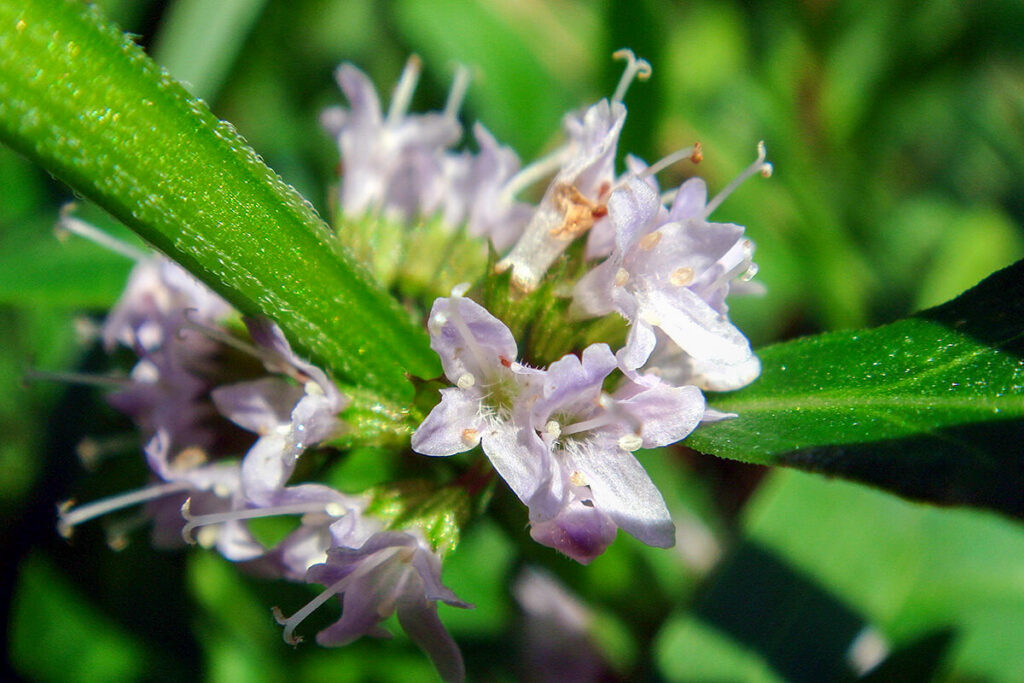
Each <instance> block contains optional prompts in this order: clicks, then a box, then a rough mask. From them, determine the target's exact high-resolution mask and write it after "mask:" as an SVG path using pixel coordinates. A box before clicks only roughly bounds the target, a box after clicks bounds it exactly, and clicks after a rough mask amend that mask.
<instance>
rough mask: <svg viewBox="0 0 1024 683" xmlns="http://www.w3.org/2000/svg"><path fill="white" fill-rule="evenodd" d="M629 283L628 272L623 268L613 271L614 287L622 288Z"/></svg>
mask: <svg viewBox="0 0 1024 683" xmlns="http://www.w3.org/2000/svg"><path fill="white" fill-rule="evenodd" d="M627 282H629V271H628V270H626V269H625V268H619V269H618V270H616V271H615V286H616V287H622V286H623V285H624V284H626V283H627Z"/></svg>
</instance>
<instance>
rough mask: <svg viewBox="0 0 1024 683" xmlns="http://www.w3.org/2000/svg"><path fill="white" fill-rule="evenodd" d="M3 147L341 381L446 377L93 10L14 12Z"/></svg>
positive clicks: (310, 216) (197, 106) (60, 5)
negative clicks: (259, 319)
mask: <svg viewBox="0 0 1024 683" xmlns="http://www.w3.org/2000/svg"><path fill="white" fill-rule="evenodd" d="M311 125H313V124H312V122H311ZM0 140H3V141H4V142H6V143H8V144H10V145H11V146H12V147H14V148H15V149H16V150H18V151H19V152H21V153H22V154H25V155H26V156H28V157H29V158H31V159H33V160H34V161H36V162H38V163H40V164H41V165H42V166H44V167H45V168H46V169H47V170H48V171H50V172H51V173H52V174H54V175H55V176H57V177H59V178H61V179H62V180H64V181H65V182H67V183H68V184H69V185H71V186H72V187H73V188H74V189H76V190H77V191H79V192H81V193H82V194H84V195H86V196H87V197H89V198H91V199H93V200H95V201H96V202H97V203H98V204H100V205H101V206H102V207H103V208H104V209H106V210H107V211H109V212H110V213H111V214H113V215H114V216H116V217H117V218H118V219H120V220H121V221H123V222H124V223H125V224H127V225H128V226H129V227H131V228H132V229H134V230H135V231H136V232H138V233H139V234H140V235H142V236H143V237H144V238H145V239H147V240H148V241H149V242H151V243H152V244H153V245H154V246H156V247H157V248H158V249H160V250H161V251H163V252H164V253H166V254H167V255H168V256H170V257H171V258H173V259H175V260H176V261H178V262H180V263H181V264H182V265H184V266H185V267H186V268H188V269H189V270H190V271H191V272H192V273H193V274H195V275H196V276H197V277H199V278H200V279H202V280H203V281H204V282H206V283H207V284H208V285H210V286H211V287H213V288H214V289H216V290H217V291H218V292H220V293H221V294H223V295H224V296H225V297H226V298H228V299H229V300H230V301H231V302H232V303H233V304H234V305H235V306H237V307H238V308H239V309H240V310H242V311H243V312H245V313H249V314H262V315H266V316H269V317H271V318H273V319H274V320H276V321H277V322H278V324H280V325H281V327H282V328H283V329H284V330H285V332H286V334H287V335H288V336H289V338H290V339H291V340H292V341H293V342H295V343H297V344H298V346H299V347H300V348H302V349H303V350H304V351H306V352H308V353H309V354H311V355H312V356H313V357H314V358H315V359H316V360H318V361H320V362H323V363H325V364H326V365H327V366H328V367H329V368H331V369H332V370H333V371H335V372H336V373H339V374H341V375H343V376H345V377H348V378H349V379H351V380H353V381H354V382H356V383H361V384H365V385H368V386H371V387H374V388H377V389H379V390H380V391H381V392H382V393H385V394H387V395H389V396H392V397H408V396H411V393H412V391H411V387H410V386H409V384H408V382H407V381H406V373H407V372H408V373H411V374H415V375H419V376H424V377H432V376H436V375H437V374H439V373H440V368H439V363H438V361H437V358H436V356H435V355H434V354H433V353H432V352H431V351H430V349H429V346H428V343H427V337H426V333H425V332H424V331H423V330H421V329H418V327H417V326H416V325H415V324H414V323H413V322H412V321H411V320H410V318H409V316H408V315H407V314H406V313H405V312H404V311H403V310H402V309H401V308H400V307H399V306H398V304H397V303H396V302H395V301H394V300H393V299H391V298H390V297H389V296H388V295H387V294H386V293H385V292H384V291H383V290H382V289H381V288H380V287H379V286H378V285H377V284H376V283H374V282H373V281H372V280H371V279H370V278H369V277H368V276H367V275H366V273H365V271H364V270H363V269H362V268H361V267H360V266H358V265H357V264H356V263H355V262H354V261H353V259H352V258H351V257H350V256H349V255H348V254H347V253H346V252H344V251H343V250H342V249H341V248H340V247H339V246H338V245H337V243H336V241H335V239H334V237H333V236H332V235H331V234H330V232H329V230H328V228H327V226H326V225H325V224H324V223H323V222H322V221H321V220H320V218H319V217H318V216H317V215H316V214H315V212H314V211H313V210H312V208H311V207H310V206H309V204H308V203H307V202H305V201H304V200H303V199H302V197H300V196H299V195H298V193H296V192H295V191H294V190H293V189H292V188H290V187H289V186H288V185H286V184H285V183H284V182H283V181H282V180H281V179H280V178H279V177H278V176H277V175H275V174H274V173H273V171H271V170H270V169H269V168H267V166H266V165H265V164H264V163H263V162H262V161H261V160H260V159H259V157H258V156H257V155H256V154H255V152H253V150H252V149H251V148H250V147H249V146H248V145H247V144H246V143H245V141H244V140H242V138H241V137H240V136H239V135H238V133H237V132H235V130H234V129H233V128H232V127H231V126H230V125H229V124H227V123H225V122H222V121H218V120H217V119H216V117H214V116H213V114H212V113H210V111H209V109H208V108H207V107H206V105H204V104H203V103H202V102H201V101H199V100H197V99H195V98H193V97H191V96H190V95H189V94H188V93H187V92H186V91H185V89H184V88H183V87H182V86H181V85H179V84H178V83H176V82H175V81H173V80H172V79H171V78H170V77H168V76H167V75H166V74H165V73H163V72H161V70H160V69H159V67H157V66H156V64H154V63H153V61H152V60H150V59H149V58H148V57H146V56H145V54H143V52H142V50H141V49H140V48H139V47H138V46H137V45H135V44H134V43H132V42H131V41H130V40H129V39H128V38H127V37H125V36H124V35H122V34H121V33H120V32H119V31H118V30H116V29H115V28H114V27H112V26H110V25H108V24H105V23H104V22H103V21H102V20H101V19H100V17H99V16H98V15H97V14H96V12H95V10H94V9H92V8H89V7H87V6H85V5H84V4H83V3H80V2H72V1H69V0H62V1H61V2H52V1H46V0H30V1H29V2H23V1H22V0H0Z"/></svg>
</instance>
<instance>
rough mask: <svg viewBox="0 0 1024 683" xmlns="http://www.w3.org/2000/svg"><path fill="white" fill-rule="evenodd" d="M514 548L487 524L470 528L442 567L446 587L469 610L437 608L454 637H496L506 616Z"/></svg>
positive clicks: (498, 530)
mask: <svg viewBox="0 0 1024 683" xmlns="http://www.w3.org/2000/svg"><path fill="white" fill-rule="evenodd" d="M515 557H516V553H515V548H514V547H513V546H512V544H511V542H510V541H509V540H508V537H506V536H505V535H504V534H502V533H501V530H500V529H498V527H497V526H496V525H495V524H493V523H491V522H488V521H482V522H480V523H479V524H476V525H474V526H473V527H472V528H471V530H470V531H469V532H468V533H467V534H466V536H465V538H463V540H462V541H461V542H460V543H459V547H458V551H457V552H454V553H451V554H450V555H449V556H448V557H447V558H446V559H445V564H444V575H443V577H442V578H443V580H444V583H445V585H446V586H448V587H450V588H451V589H452V590H454V591H455V592H456V594H458V596H459V597H460V598H462V599H463V600H465V601H466V602H470V603H472V604H473V606H474V607H473V609H469V610H466V609H456V608H451V607H447V606H444V607H441V609H440V613H441V619H442V620H443V621H444V623H445V625H446V626H447V627H448V629H449V630H450V631H451V632H452V633H453V634H454V635H455V636H456V637H459V636H462V635H465V636H468V637H473V636H483V635H489V636H497V635H500V634H501V633H502V632H503V630H504V629H505V627H506V623H507V621H508V617H509V614H510V612H511V609H510V605H509V594H508V584H509V582H510V578H511V577H510V574H511V572H512V563H513V562H514V560H515Z"/></svg>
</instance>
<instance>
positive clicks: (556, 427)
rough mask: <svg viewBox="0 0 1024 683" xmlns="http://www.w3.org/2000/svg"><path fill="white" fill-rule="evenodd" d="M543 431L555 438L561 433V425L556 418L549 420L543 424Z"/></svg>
mask: <svg viewBox="0 0 1024 683" xmlns="http://www.w3.org/2000/svg"><path fill="white" fill-rule="evenodd" d="M544 433H545V434H546V435H547V436H548V437H550V438H551V439H552V440H554V439H557V438H558V437H559V436H561V435H562V425H560V424H558V421H557V420H549V421H548V423H547V424H546V425H544Z"/></svg>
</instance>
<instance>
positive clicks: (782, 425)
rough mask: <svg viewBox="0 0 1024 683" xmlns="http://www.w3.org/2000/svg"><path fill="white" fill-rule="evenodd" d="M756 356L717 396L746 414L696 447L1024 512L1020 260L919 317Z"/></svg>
mask: <svg viewBox="0 0 1024 683" xmlns="http://www.w3.org/2000/svg"><path fill="white" fill-rule="evenodd" d="M760 356H761V360H762V362H763V364H764V372H763V374H762V376H761V377H760V379H758V381H757V382H755V383H754V384H752V385H751V386H750V387H748V388H746V389H744V390H742V391H739V392H736V393H734V394H731V395H728V396H722V397H719V398H718V399H716V400H714V401H713V405H714V406H715V407H716V408H718V409H719V410H727V411H732V412H735V413H738V414H739V417H737V418H734V419H731V420H726V421H723V422H720V423H718V424H713V425H710V426H708V427H706V428H702V429H700V430H698V431H697V433H696V434H694V435H693V436H692V437H691V439H690V440H689V442H688V445H690V446H692V447H693V448H696V449H697V450H700V451H703V452H706V453H714V454H716V455H721V456H724V457H728V458H735V459H737V460H746V461H749V462H757V463H764V464H774V465H791V466H794V467H799V468H802V469H807V470H812V471H817V472H822V473H825V474H834V475H839V476H843V477H848V478H851V479H857V480H861V481H865V482H869V483H872V484H876V485H878V486H882V487H885V488H888V489H891V490H893V491H896V492H897V493H900V494H902V495H906V496H910V497H914V498H921V499H926V500H931V501H935V502H939V503H943V504H965V505H977V506H983V507H991V508H995V509H997V510H1001V511H1003V512H1007V513H1010V514H1014V515H1017V516H1024V457H1022V446H1021V445H1022V444H1024V262H1020V263H1017V264H1015V265H1013V266H1011V267H1009V268H1006V269H1005V270H1002V271H999V272H998V273H996V274H994V275H992V276H991V277H989V278H988V279H986V280H985V281H983V282H982V283H981V284H980V285H978V286H977V287H975V288H973V289H971V290H969V291H968V292H966V293H965V294H963V295H961V296H960V297H958V298H957V299H955V300H953V301H951V302H949V303H947V304H944V305H942V306H939V307H937V308H933V309H929V310H927V311H924V312H922V313H919V314H917V315H915V316H912V317H910V318H906V319H904V320H900V321H897V322H894V323H891V324H889V325H885V326H882V327H879V328H876V329H873V330H866V331H855V332H841V333H832V334H824V335H821V336H817V337H810V338H806V339H798V340H796V341H793V342H788V343H785V344H778V345H776V346H771V347H768V348H766V349H763V350H762V351H761V352H760Z"/></svg>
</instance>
